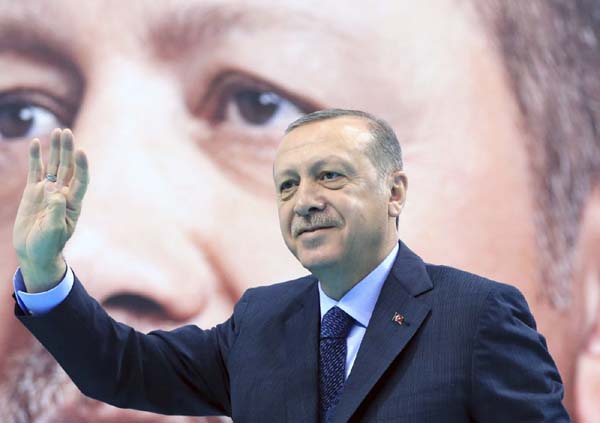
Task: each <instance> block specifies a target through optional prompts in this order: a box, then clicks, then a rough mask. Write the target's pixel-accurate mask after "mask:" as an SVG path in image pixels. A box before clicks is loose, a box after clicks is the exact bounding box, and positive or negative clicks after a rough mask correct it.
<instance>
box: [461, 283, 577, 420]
mask: <svg viewBox="0 0 600 423" xmlns="http://www.w3.org/2000/svg"><path fill="white" fill-rule="evenodd" d="M471 375H472V376H471V377H472V381H471V382H472V384H471V386H472V395H471V399H472V404H471V410H473V416H472V417H473V419H474V420H476V421H479V422H485V423H493V422H498V423H505V422H515V423H517V422H519V423H525V422H527V423H534V422H535V423H564V422H570V421H571V420H570V418H569V415H568V413H567V411H566V409H565V408H564V406H563V404H562V399H563V394H564V392H563V385H562V381H561V378H560V375H559V373H558V370H557V368H556V365H555V364H554V361H553V360H552V357H551V356H550V354H549V353H548V348H547V346H546V340H545V339H544V337H543V336H542V335H541V334H539V333H538V332H537V330H536V324H535V321H534V318H533V316H532V315H531V312H530V311H529V307H528V305H527V302H526V300H525V298H524V297H523V295H522V294H521V293H520V292H519V291H518V290H517V289H516V288H514V287H511V286H508V285H498V288H497V289H496V290H493V291H492V292H490V294H489V295H488V297H487V299H486V302H485V304H484V305H483V309H482V312H481V315H480V318H479V323H478V330H477V333H476V335H475V338H474V345H473V356H472V373H471Z"/></svg>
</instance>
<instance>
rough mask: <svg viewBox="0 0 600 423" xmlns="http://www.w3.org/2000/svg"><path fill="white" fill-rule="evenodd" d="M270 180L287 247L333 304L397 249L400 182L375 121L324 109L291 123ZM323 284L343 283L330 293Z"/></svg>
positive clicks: (393, 143) (383, 126)
mask: <svg viewBox="0 0 600 423" xmlns="http://www.w3.org/2000/svg"><path fill="white" fill-rule="evenodd" d="M273 176H274V180H275V189H276V192H277V202H278V207H279V221H280V227H281V231H282V234H283V237H284V240H285V242H286V245H287V246H288V248H289V249H290V251H291V252H292V253H293V254H294V256H296V258H298V260H299V261H300V262H301V263H302V265H303V266H304V267H306V268H308V269H309V270H311V271H312V272H313V273H316V274H317V275H318V276H319V277H320V279H321V281H322V282H323V283H324V289H325V290H326V292H327V293H328V294H329V293H332V294H333V295H332V296H334V297H338V298H339V297H340V296H341V295H343V293H345V292H346V291H347V290H348V289H350V288H351V287H352V286H353V284H355V283H356V282H358V281H359V280H360V279H361V278H363V277H364V276H366V274H368V272H369V271H370V270H371V269H373V268H374V267H375V266H376V265H377V264H378V263H379V262H380V261H381V260H382V259H383V257H385V255H387V254H388V253H389V252H390V250H391V249H392V248H393V246H394V244H395V243H396V241H397V238H398V237H397V232H396V219H397V218H398V216H399V214H400V211H401V210H402V207H403V205H404V201H405V198H406V176H405V175H404V173H403V172H402V156H401V152H400V146H399V144H398V140H397V139H396V136H395V134H394V131H393V130H392V129H391V128H390V127H389V125H388V124H387V123H385V122H384V121H382V120H381V119H378V118H375V117H374V116H372V115H370V114H367V113H365V112H360V111H354V110H340V109H329V110H323V111H318V112H314V113H311V114H309V115H306V116H304V117H302V118H300V119H298V120H296V121H295V122H293V123H292V124H290V125H289V126H288V128H287V130H286V135H285V137H284V138H283V140H282V142H281V145H280V146H279V149H278V151H277V156H276V158H275V163H274V167H273ZM332 276H333V278H332ZM329 278H332V279H335V282H337V281H338V280H342V281H343V285H342V286H338V287H337V289H335V291H336V292H333V286H332V285H331V284H334V283H335V282H334V281H330V280H329ZM328 289H329V290H330V291H329V292H328Z"/></svg>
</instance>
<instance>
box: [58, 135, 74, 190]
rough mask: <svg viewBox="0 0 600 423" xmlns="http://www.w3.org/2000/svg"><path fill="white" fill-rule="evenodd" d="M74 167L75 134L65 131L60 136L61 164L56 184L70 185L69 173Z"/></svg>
mask: <svg viewBox="0 0 600 423" xmlns="http://www.w3.org/2000/svg"><path fill="white" fill-rule="evenodd" d="M72 166H73V133H72V132H71V131H70V130H68V129H65V130H64V131H62V133H61V135H60V163H59V165H58V174H57V177H56V183H57V185H58V186H64V185H67V184H68V183H69V179H68V178H69V172H70V171H71V167H72Z"/></svg>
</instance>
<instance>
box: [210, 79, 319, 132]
mask: <svg viewBox="0 0 600 423" xmlns="http://www.w3.org/2000/svg"><path fill="white" fill-rule="evenodd" d="M203 107H204V109H205V111H206V112H208V115H209V116H208V118H209V120H210V121H211V122H212V123H214V124H223V123H227V124H230V125H237V126H240V125H244V126H249V127H256V128H261V127H273V128H281V129H283V128H285V127H286V126H287V125H288V124H289V123H291V122H292V121H294V120H295V119H297V118H299V117H300V116H302V115H303V114H306V113H309V112H311V111H314V110H317V108H316V107H314V106H312V105H309V104H306V102H304V101H302V100H300V99H298V98H296V97H295V96H294V95H292V94H288V93H286V92H285V91H284V90H282V89H279V88H277V87H275V86H273V85H272V84H269V83H267V82H264V81H260V80H257V79H254V78H251V77H246V76H242V75H234V74H228V75H226V76H224V77H221V78H219V80H218V81H216V82H215V83H214V84H213V88H212V89H211V93H210V96H209V98H208V99H207V101H206V104H205V105H204V106H203Z"/></svg>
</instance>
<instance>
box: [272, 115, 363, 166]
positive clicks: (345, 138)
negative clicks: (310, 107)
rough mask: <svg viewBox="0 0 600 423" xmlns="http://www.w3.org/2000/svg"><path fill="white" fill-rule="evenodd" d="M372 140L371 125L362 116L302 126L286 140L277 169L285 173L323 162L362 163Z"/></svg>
mask: <svg viewBox="0 0 600 423" xmlns="http://www.w3.org/2000/svg"><path fill="white" fill-rule="evenodd" d="M371 141H372V135H371V132H370V129H369V124H368V121H367V120H366V119H363V118H358V117H346V116H344V117H337V118H332V119H326V120H321V121H315V122H310V123H307V124H305V125H303V126H300V127H298V128H296V129H294V130H292V131H291V132H290V133H288V134H287V135H285V136H284V137H283V140H282V141H281V144H280V146H279V148H278V150H277V155H276V157H275V164H274V168H275V171H276V172H277V171H278V170H283V168H287V167H289V166H299V165H301V164H309V163H313V162H315V161H322V160H328V161H332V160H336V159H337V160H338V161H347V162H356V163H360V162H361V161H362V159H364V158H366V156H365V148H366V146H367V145H368V143H370V142H371Z"/></svg>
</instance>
